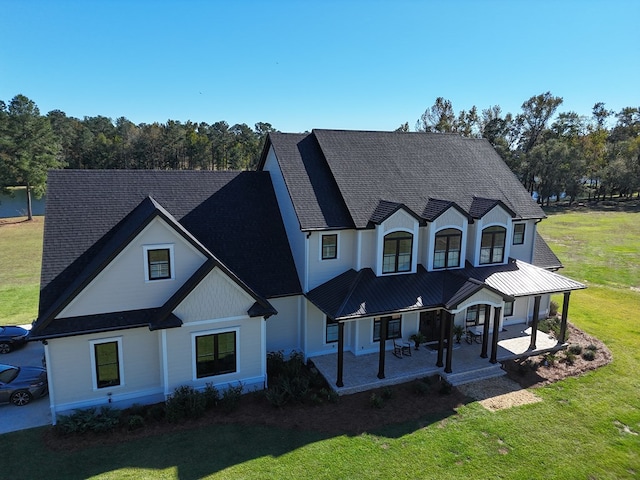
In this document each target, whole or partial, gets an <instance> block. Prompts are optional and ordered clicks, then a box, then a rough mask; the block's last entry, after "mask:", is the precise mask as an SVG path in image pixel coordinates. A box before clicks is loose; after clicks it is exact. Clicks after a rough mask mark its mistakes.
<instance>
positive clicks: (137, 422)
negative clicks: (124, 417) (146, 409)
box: [127, 415, 144, 430]
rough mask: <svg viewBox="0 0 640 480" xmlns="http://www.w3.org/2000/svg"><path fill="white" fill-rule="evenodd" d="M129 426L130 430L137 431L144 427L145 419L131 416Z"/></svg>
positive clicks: (139, 416)
mask: <svg viewBox="0 0 640 480" xmlns="http://www.w3.org/2000/svg"><path fill="white" fill-rule="evenodd" d="M127 426H128V428H129V430H137V429H138V428H142V427H144V417H143V416H141V415H130V416H129V422H128V425H127Z"/></svg>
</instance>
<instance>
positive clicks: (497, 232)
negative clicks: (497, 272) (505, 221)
mask: <svg viewBox="0 0 640 480" xmlns="http://www.w3.org/2000/svg"><path fill="white" fill-rule="evenodd" d="M506 236H507V229H506V228H504V227H487V228H485V229H484V230H482V241H481V245H480V265H487V264H491V263H502V262H503V261H504V241H505V238H506Z"/></svg>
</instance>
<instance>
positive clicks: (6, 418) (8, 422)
mask: <svg viewBox="0 0 640 480" xmlns="http://www.w3.org/2000/svg"><path fill="white" fill-rule="evenodd" d="M43 355H44V347H43V345H42V343H40V342H29V343H27V344H26V345H25V346H24V347H23V348H20V349H18V350H14V351H13V352H10V353H7V354H4V355H0V363H5V364H9V365H17V366H18V367H21V366H25V367H26V366H36V367H40V366H42V356H43ZM43 425H51V410H50V409H49V397H48V396H46V397H42V398H39V399H37V400H33V401H32V402H30V403H29V404H27V405H25V406H24V407H16V406H15V405H11V404H6V405H0V434H2V433H7V432H15V431H17V430H24V429H26V428H33V427H41V426H43Z"/></svg>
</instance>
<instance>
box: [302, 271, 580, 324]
mask: <svg viewBox="0 0 640 480" xmlns="http://www.w3.org/2000/svg"><path fill="white" fill-rule="evenodd" d="M581 288H585V286H584V285H582V284H581V283H578V282H575V281H573V280H570V279H568V278H565V277H563V276H561V275H558V274H556V273H553V272H549V271H548V270H545V269H542V268H538V267H535V266H533V265H529V264H527V263H525V262H520V261H517V260H510V262H509V263H508V264H506V265H496V266H489V267H480V268H474V267H472V266H471V265H469V264H467V267H466V268H464V269H460V270H447V271H437V272H427V271H426V270H425V269H424V268H423V267H422V266H421V265H419V266H418V270H417V272H416V273H413V274H403V275H389V276H383V277H376V275H375V273H374V272H373V271H372V270H371V269H369V268H365V269H362V270H361V271H360V272H356V271H354V270H349V271H347V272H345V273H343V274H342V275H339V276H338V277H335V278H334V279H332V280H329V281H328V282H326V283H324V284H322V285H320V286H318V287H316V288H314V289H313V290H311V291H310V292H309V293H308V294H307V298H308V299H309V300H310V301H311V302H312V303H313V304H314V305H316V306H317V307H318V308H319V309H320V310H321V311H322V312H324V313H325V314H326V315H327V316H328V317H329V318H330V319H332V320H347V319H351V318H361V317H372V316H379V315H387V314H390V313H394V312H403V311H412V310H426V309H429V308H446V309H449V310H451V309H456V308H458V305H459V304H460V303H462V302H464V301H465V300H466V299H467V298H469V297H470V296H471V295H473V294H475V293H476V292H478V291H480V290H482V289H487V290H490V291H492V292H494V293H496V294H498V295H500V296H502V297H503V298H504V299H505V300H513V298H515V297H519V296H528V295H537V294H542V293H556V292H565V291H569V290H578V289H581Z"/></svg>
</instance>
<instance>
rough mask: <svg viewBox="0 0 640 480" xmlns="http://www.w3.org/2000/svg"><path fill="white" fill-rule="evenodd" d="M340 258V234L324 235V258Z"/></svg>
mask: <svg viewBox="0 0 640 480" xmlns="http://www.w3.org/2000/svg"><path fill="white" fill-rule="evenodd" d="M334 258H338V235H337V234H335V233H333V234H331V235H322V260H332V259H334Z"/></svg>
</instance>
